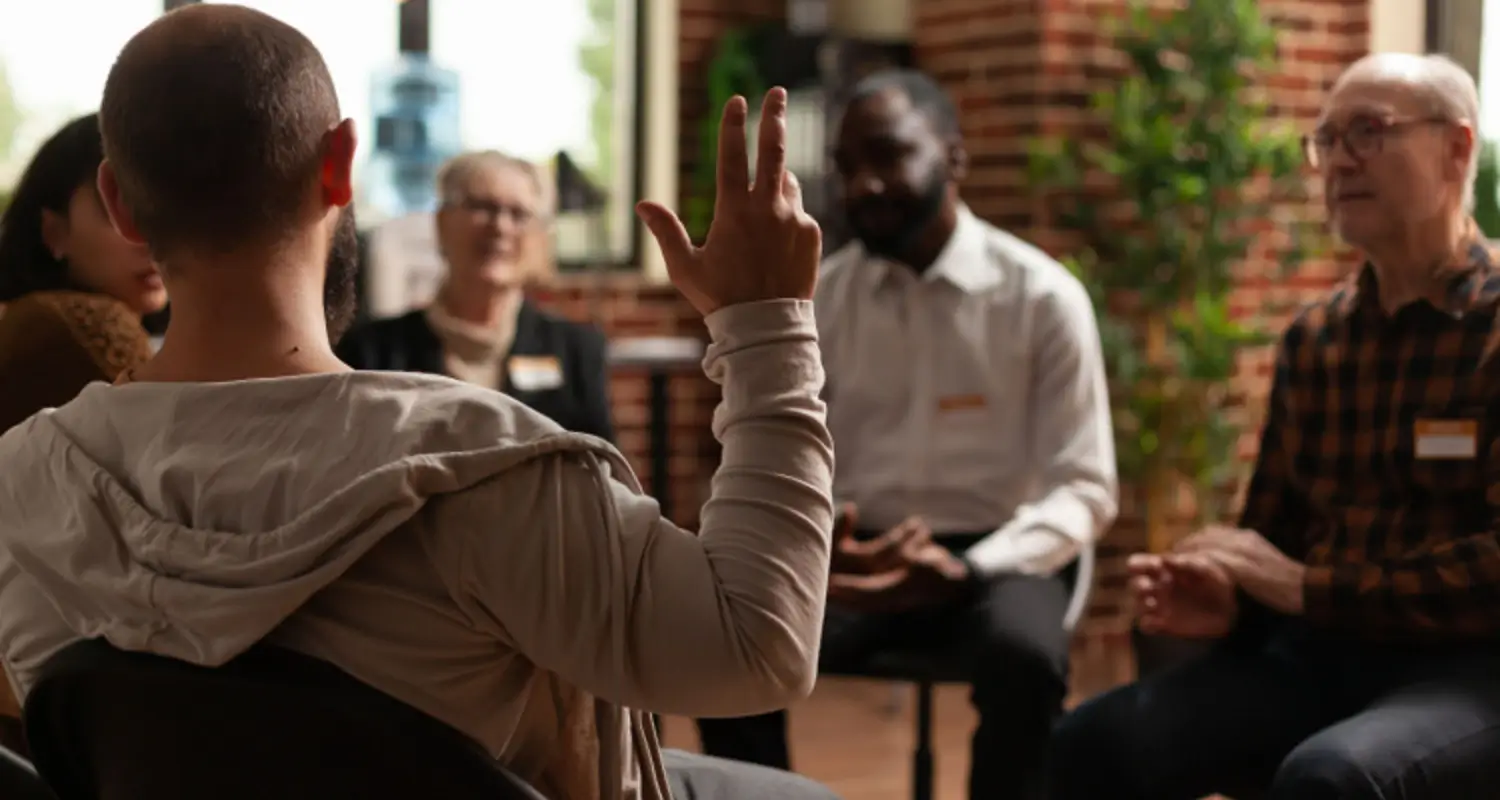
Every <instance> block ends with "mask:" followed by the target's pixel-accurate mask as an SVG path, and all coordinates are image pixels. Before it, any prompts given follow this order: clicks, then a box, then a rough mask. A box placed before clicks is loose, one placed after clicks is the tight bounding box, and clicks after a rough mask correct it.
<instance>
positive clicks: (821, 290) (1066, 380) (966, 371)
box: [816, 208, 1117, 576]
mask: <svg viewBox="0 0 1500 800" xmlns="http://www.w3.org/2000/svg"><path fill="white" fill-rule="evenodd" d="M816 304H817V319H818V329H819V337H820V340H821V347H822V353H823V365H824V369H825V371H826V372H827V375H828V383H827V392H828V394H827V397H828V401H829V413H828V427H829V429H830V431H831V432H832V434H833V440H834V448H835V452H836V454H837V466H836V469H835V473H834V494H835V496H836V497H837V498H838V499H839V500H840V501H844V502H853V503H855V504H856V506H857V507H858V509H859V525H860V527H862V528H872V529H879V530H885V529H887V528H890V527H892V526H894V525H896V524H898V523H899V522H901V521H902V520H904V519H906V518H907V517H910V516H913V515H915V516H920V517H922V518H923V519H924V520H926V522H927V523H928V524H929V526H930V527H931V528H932V530H933V531H934V532H937V533H943V532H979V531H987V530H993V531H994V532H993V533H992V534H990V535H989V536H987V537H986V538H984V539H983V540H981V541H980V542H979V543H978V544H976V545H974V546H973V547H972V548H970V549H969V550H968V552H967V553H965V558H966V559H967V560H968V562H969V563H970V565H971V566H972V567H973V568H974V569H976V570H977V571H978V572H979V573H980V574H982V575H985V576H991V575H998V574H1003V573H1023V574H1032V575H1050V574H1052V573H1054V572H1056V571H1057V570H1059V569H1061V568H1062V567H1064V566H1066V565H1067V564H1068V563H1069V562H1070V561H1072V560H1073V559H1074V558H1075V557H1076V556H1077V554H1078V550H1079V545H1080V544H1082V543H1087V542H1091V541H1093V540H1094V539H1095V538H1096V537H1097V536H1098V535H1099V534H1100V533H1101V532H1102V531H1103V530H1104V529H1105V528H1106V527H1108V525H1109V524H1110V523H1111V522H1112V521H1113V520H1114V516H1115V511H1116V498H1117V481H1116V473H1115V452H1114V437H1113V431H1112V428H1111V424H1110V407H1109V390H1108V386H1107V384H1106V382H1105V376H1104V362H1103V358H1102V355H1101V353H1100V345H1099V331H1098V325H1097V323H1096V322H1095V320H1094V311H1093V305H1092V304H1091V302H1090V300H1089V296H1088V293H1087V291H1085V289H1084V288H1083V285H1082V284H1080V283H1079V282H1078V280H1077V279H1076V278H1074V277H1073V275H1072V274H1071V273H1069V272H1068V270H1067V269H1066V268H1065V267H1063V266H1062V265H1061V264H1058V263H1057V262H1056V261H1054V260H1053V259H1052V258H1050V257H1049V256H1047V254H1045V253H1043V252H1042V251H1041V250H1039V249H1037V248H1035V247H1033V246H1031V245H1029V244H1027V243H1026V242H1023V241H1021V240H1020V239H1018V238H1016V237H1015V236H1012V235H1011V234H1009V233H1006V232H1005V231H1002V230H999V229H997V228H995V227H993V226H991V225H989V224H987V223H985V222H983V221H982V220H980V219H979V218H977V217H975V216H974V215H973V214H972V213H971V212H970V211H969V210H968V209H967V208H964V209H962V210H961V211H960V215H959V222H958V228H957V230H956V231H955V232H954V234H953V237H952V238H951V239H950V240H949V241H948V244H947V245H946V246H945V247H944V248H943V251H942V253H941V254H940V255H939V256H938V259H937V261H936V262H935V263H933V264H932V266H931V267H929V268H928V269H927V271H926V272H925V273H924V274H922V275H918V274H917V273H916V272H915V271H913V270H911V269H909V268H907V267H905V266H902V265H899V264H895V263H891V262H889V261H886V260H883V259H880V258H877V257H874V256H870V255H868V254H867V253H865V251H864V249H863V247H861V246H860V245H859V244H858V243H855V244H851V245H849V246H848V247H845V248H843V249H841V250H839V251H838V252H837V253H834V254H833V255H831V256H829V257H828V259H826V261H825V263H824V267H823V272H822V275H821V276H820V278H819V281H818V290H817V297H816Z"/></svg>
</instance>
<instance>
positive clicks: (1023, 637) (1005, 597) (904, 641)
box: [698, 541, 1069, 800]
mask: <svg viewBox="0 0 1500 800" xmlns="http://www.w3.org/2000/svg"><path fill="white" fill-rule="evenodd" d="M967 543H968V542H967V541H953V542H951V544H952V546H953V547H954V548H955V549H959V548H961V547H963V546H965V545H967ZM1068 598H1069V589H1068V586H1067V584H1066V582H1065V581H1064V580H1063V579H1062V578H1060V577H1053V578H1031V577H1024V576H1008V577H1004V578H1000V579H997V580H994V581H992V582H991V583H990V584H989V585H988V586H987V587H986V590H985V591H984V592H982V593H981V595H980V597H979V598H978V599H977V600H976V601H973V602H970V603H967V604H964V605H962V606H960V607H955V608H940V609H926V610H921V611H913V612H906V613H901V614H861V613H857V612H852V611H848V610H846V609H840V608H837V607H833V606H830V607H829V609H828V612H827V616H826V618H825V621H824V628H823V645H822V655H821V666H822V668H823V669H824V670H825V671H832V672H840V671H844V670H850V669H854V670H857V668H858V666H859V664H861V663H862V662H863V661H865V660H866V659H868V658H869V657H870V656H871V655H872V654H873V653H874V652H876V651H878V650H884V649H891V648H901V649H907V650H919V651H928V650H931V651H936V652H940V653H944V654H951V658H953V659H954V660H956V661H958V662H959V663H962V664H964V665H965V666H966V667H967V669H968V670H969V673H970V675H971V676H972V678H971V679H970V682H971V684H972V686H973V695H972V700H973V703H974V708H975V709H976V710H977V711H978V712H979V727H978V728H977V729H976V730H975V732H974V739H973V743H972V748H973V760H972V761H971V767H970V772H969V796H970V797H971V798H976V800H980V799H982V800H1011V799H1012V798H1015V799H1016V800H1021V799H1022V798H1024V799H1025V800H1031V799H1032V798H1043V797H1045V796H1046V795H1045V791H1044V789H1043V784H1042V780H1043V778H1044V774H1045V770H1044V768H1043V766H1042V765H1043V763H1044V757H1045V755H1046V747H1047V742H1048V736H1049V733H1050V731H1051V728H1052V724H1053V723H1054V722H1055V721H1056V719H1057V717H1058V716H1059V715H1060V713H1061V710H1062V703H1063V699H1064V697H1065V696H1066V694H1067V685H1068V681H1067V670H1068V643H1069V637H1068V634H1067V632H1066V631H1064V630H1063V627H1062V619H1063V614H1064V613H1066V611H1067V605H1068ZM786 724H787V721H786V713H785V712H777V713H772V714H763V715H761V716H756V717H742V718H737V719H701V720H699V721H698V732H699V734H700V735H701V736H702V739H703V748H704V751H705V752H707V753H709V754H711V755H715V756H720V757H722V758H731V759H735V760H738V761H749V762H752V763H756V764H764V765H766V766H771V767H777V768H780V769H790V768H791V758H790V754H789V753H788V748H787V731H786ZM859 733H860V732H859V731H850V736H854V737H857V736H859Z"/></svg>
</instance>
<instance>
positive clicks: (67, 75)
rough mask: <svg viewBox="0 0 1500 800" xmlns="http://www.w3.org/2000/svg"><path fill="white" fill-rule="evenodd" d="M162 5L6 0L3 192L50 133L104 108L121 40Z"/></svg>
mask: <svg viewBox="0 0 1500 800" xmlns="http://www.w3.org/2000/svg"><path fill="white" fill-rule="evenodd" d="M161 11H162V0H30V1H29V2H19V1H18V0H5V1H4V2H0V195H3V194H5V193H8V192H9V190H10V188H11V187H12V186H14V185H15V182H16V180H17V179H18V178H20V174H21V171H22V170H23V169H25V168H26V164H27V163H28V162H29V161H30V160H31V155H32V153H33V152H35V150H36V148H37V146H38V145H40V144H41V143H42V142H43V141H44V140H46V138H47V137H49V136H51V135H52V133H53V132H54V131H56V130H57V129H58V128H60V127H62V125H63V124H64V123H66V122H67V121H68V120H70V119H73V118H74V117H77V116H79V115H81V114H87V113H90V112H93V111H97V110H98V109H99V98H100V96H101V95H102V94H103V92H104V81H105V79H106V78H107V77H108V76H109V68H110V66H111V65H113V64H114V61H115V56H116V55H118V54H119V52H120V48H122V47H124V46H125V42H126V41H128V40H129V39H130V37H131V36H134V35H135V34H136V32H137V31H139V30H140V29H141V28H144V27H145V26H146V25H148V24H149V23H150V22H151V20H153V19H155V18H156V16H157V15H158V14H160V13H161ZM80 20H86V21H87V23H86V24H80Z"/></svg>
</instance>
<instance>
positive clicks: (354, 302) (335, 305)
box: [323, 206, 359, 344]
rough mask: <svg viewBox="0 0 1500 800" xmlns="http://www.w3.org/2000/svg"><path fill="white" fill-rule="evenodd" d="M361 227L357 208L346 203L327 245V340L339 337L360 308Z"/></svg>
mask: <svg viewBox="0 0 1500 800" xmlns="http://www.w3.org/2000/svg"><path fill="white" fill-rule="evenodd" d="M358 276H359V227H358V226H357V225H356V224H355V222H354V208H353V207H352V206H347V207H345V208H344V210H343V211H342V212H340V213H339V221H338V223H337V224H335V225H334V229H333V241H332V242H330V243H329V246H328V272H327V274H326V275H325V276H324V278H323V313H324V315H325V317H326V319H327V321H328V339H329V341H331V342H333V343H334V344H338V341H339V339H341V338H343V336H344V334H345V333H347V332H348V331H349V326H351V325H353V324H354V316H355V313H356V312H357V311H358V309H359V294H358V292H359V288H358V284H357V282H356V278H357V277H358Z"/></svg>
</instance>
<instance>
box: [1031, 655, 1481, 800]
mask: <svg viewBox="0 0 1500 800" xmlns="http://www.w3.org/2000/svg"><path fill="white" fill-rule="evenodd" d="M1242 645H1244V643H1243V642H1230V643H1226V644H1225V645H1224V646H1222V647H1220V648H1218V649H1216V650H1215V651H1213V652H1211V653H1210V654H1208V655H1207V656H1205V657H1203V658H1200V659H1198V660H1196V661H1193V662H1189V663H1187V664H1185V665H1182V666H1180V667H1177V668H1175V669H1172V670H1168V671H1165V672H1162V673H1160V674H1159V675H1155V676H1151V677H1148V678H1146V679H1145V680H1142V681H1141V682H1139V683H1136V684H1134V685H1131V686H1126V687H1123V688H1120V689H1116V690H1114V691H1112V692H1109V693H1107V694H1105V695H1102V696H1100V697H1098V698H1096V699H1094V700H1092V701H1090V702H1088V703H1086V704H1084V705H1083V706H1081V707H1079V708H1078V709H1077V710H1075V711H1074V712H1073V713H1072V714H1070V715H1068V716H1067V717H1066V718H1065V719H1063V720H1062V721H1061V722H1060V723H1059V724H1058V726H1057V731H1056V736H1055V738H1054V740H1053V761H1052V770H1051V783H1052V793H1053V794H1052V796H1053V797H1054V798H1056V800H1095V798H1099V797H1110V798H1117V799H1118V800H1196V798H1200V797H1203V796H1205V795H1211V794H1214V793H1215V792H1221V793H1224V794H1229V795H1231V796H1236V797H1238V796H1240V795H1237V794H1234V793H1235V792H1237V791H1238V792H1244V793H1246V794H1248V793H1249V792H1251V791H1253V792H1255V793H1256V794H1255V795H1254V796H1256V797H1262V798H1265V799H1266V800H1322V798H1329V800H1332V798H1343V800H1458V799H1459V798H1464V799H1467V798H1476V800H1477V798H1482V797H1495V796H1496V793H1497V791H1500V790H1497V788H1496V787H1500V648H1497V647H1494V646H1486V647H1484V648H1477V647H1471V648H1452V647H1448V648H1433V647H1428V648H1419V647H1410V648H1405V647H1391V646H1374V645H1368V644H1360V643H1356V642H1353V641H1348V640H1339V639H1337V638H1335V637H1334V636H1333V635H1331V634H1327V633H1318V634H1315V633H1312V632H1310V631H1307V630H1305V629H1302V628H1301V627H1300V626H1296V627H1284V628H1283V629H1282V630H1280V631H1279V632H1277V633H1275V634H1273V635H1272V636H1271V637H1270V638H1269V639H1268V640H1267V641H1265V642H1264V643H1263V644H1258V645H1256V646H1248V647H1247V646H1242Z"/></svg>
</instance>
